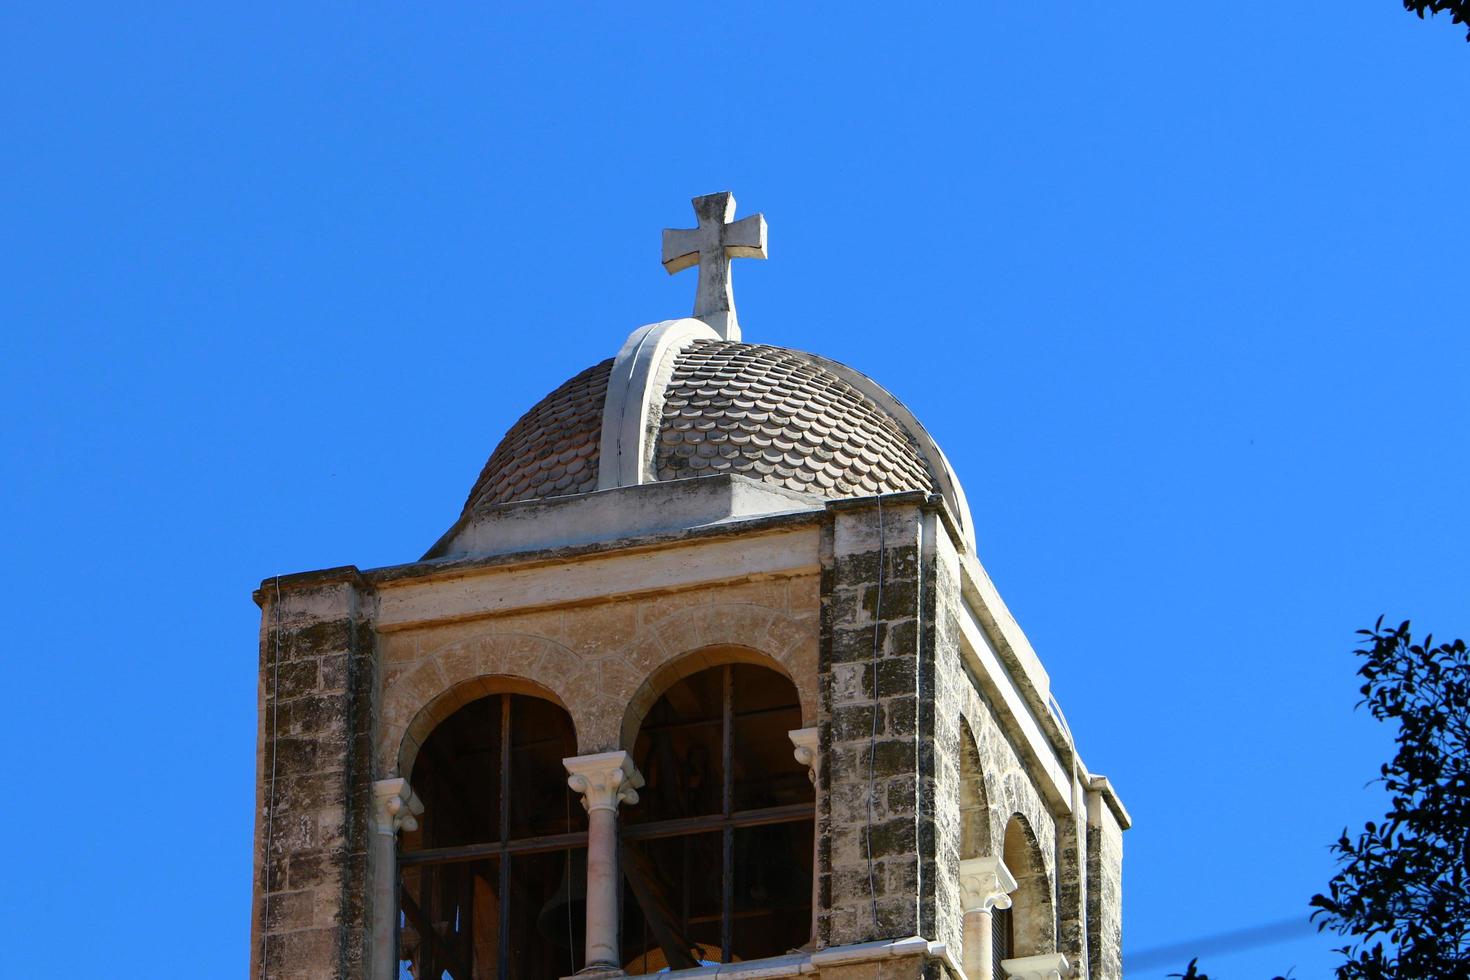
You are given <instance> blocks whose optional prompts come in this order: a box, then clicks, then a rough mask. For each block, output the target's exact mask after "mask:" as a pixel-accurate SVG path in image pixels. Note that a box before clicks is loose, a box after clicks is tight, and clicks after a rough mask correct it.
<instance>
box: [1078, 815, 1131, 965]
mask: <svg viewBox="0 0 1470 980" xmlns="http://www.w3.org/2000/svg"><path fill="white" fill-rule="evenodd" d="M1087 953H1088V959H1089V961H1090V963H1091V966H1092V972H1091V973H1090V976H1091V977H1092V980H1121V978H1122V976H1123V828H1122V825H1121V824H1119V822H1118V819H1117V817H1116V816H1115V815H1114V814H1113V811H1112V810H1111V809H1110V808H1109V807H1108V805H1107V803H1106V801H1104V800H1103V799H1102V793H1101V792H1099V791H1098V790H1095V789H1089V790H1088V792H1087Z"/></svg>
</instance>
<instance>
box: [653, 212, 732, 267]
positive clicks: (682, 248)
mask: <svg viewBox="0 0 1470 980" xmlns="http://www.w3.org/2000/svg"><path fill="white" fill-rule="evenodd" d="M745 220H747V221H748V220H750V219H748V218H747V219H745ZM699 245H700V229H698V228H666V229H664V258H663V263H664V268H665V269H666V270H667V271H668V273H669V275H671V276H672V275H673V274H674V273H676V272H682V271H684V270H685V269H688V268H690V267H692V266H696V265H698V264H699Z"/></svg>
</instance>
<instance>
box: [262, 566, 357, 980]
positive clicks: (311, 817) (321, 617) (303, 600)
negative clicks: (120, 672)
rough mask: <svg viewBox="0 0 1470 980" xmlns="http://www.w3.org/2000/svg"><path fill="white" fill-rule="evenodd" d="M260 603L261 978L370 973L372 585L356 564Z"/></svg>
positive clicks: (314, 576) (275, 591)
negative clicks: (362, 575) (358, 571)
mask: <svg viewBox="0 0 1470 980" xmlns="http://www.w3.org/2000/svg"><path fill="white" fill-rule="evenodd" d="M255 599H256V601H257V602H258V603H259V604H260V606H261V619H262V622H261V627H262V629H261V636H260V641H261V642H260V689H259V690H260V727H259V730H258V741H257V743H256V744H257V752H258V754H257V774H256V779H257V782H256V801H257V809H256V823H255V899H254V910H253V913H252V923H251V925H252V942H251V950H250V959H251V963H250V976H251V977H254V978H257V980H258V978H260V977H269V978H271V980H275V978H277V977H288V976H312V977H334V978H344V980H362V978H363V977H364V976H366V975H367V972H368V967H367V960H366V957H367V956H368V946H369V943H370V938H369V937H370V933H371V930H372V926H371V923H372V919H373V912H372V908H371V905H372V892H373V885H372V877H371V875H372V871H371V868H370V867H369V861H370V859H369V852H370V851H371V849H372V844H373V841H372V837H373V834H372V828H371V826H370V824H371V820H370V819H369V814H370V813H371V812H372V806H373V789H372V786H373V775H374V774H373V751H372V745H373V743H372V731H373V713H374V699H375V697H376V692H377V677H376V665H375V663H376V658H375V655H374V644H375V634H374V631H373V622H372V616H373V609H374V605H375V604H374V602H373V599H372V586H371V584H370V583H368V582H366V581H365V580H363V578H362V577H361V576H360V575H359V574H358V573H357V570H356V569H354V568H338V569H328V570H326V571H322V572H311V573H308V574H304V575H293V576H282V577H281V579H280V580H279V581H277V580H275V579H268V580H267V581H266V582H265V583H263V585H262V587H261V589H260V590H259V591H257V592H256V594H255Z"/></svg>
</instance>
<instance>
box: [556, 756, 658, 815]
mask: <svg viewBox="0 0 1470 980" xmlns="http://www.w3.org/2000/svg"><path fill="white" fill-rule="evenodd" d="M561 764H562V765H564V766H566V767H567V772H568V773H570V775H569V776H568V778H567V785H568V786H570V787H571V788H572V789H573V790H575V791H576V792H578V793H581V794H582V807H583V809H585V810H586V811H587V812H588V813H591V812H592V811H594V810H610V811H612V812H613V813H616V812H617V809H618V804H619V803H637V802H638V787H640V786H642V785H643V774H642V773H640V772H639V771H638V769H637V768H636V767H635V766H634V765H633V759H632V757H631V756H629V755H628V753H626V752H622V751H618V752H600V753H598V754H597V755H580V756H576V757H574V758H571V759H563V760H561Z"/></svg>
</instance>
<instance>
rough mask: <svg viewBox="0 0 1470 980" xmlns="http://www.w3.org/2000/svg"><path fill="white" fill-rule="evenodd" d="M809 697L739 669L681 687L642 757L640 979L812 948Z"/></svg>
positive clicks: (640, 749)
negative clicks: (797, 736) (803, 700)
mask: <svg viewBox="0 0 1470 980" xmlns="http://www.w3.org/2000/svg"><path fill="white" fill-rule="evenodd" d="M800 727H801V707H800V703H799V702H798V699H797V694H796V688H795V686H794V685H793V684H792V683H791V682H790V681H789V680H787V679H786V678H785V677H783V676H781V675H780V674H778V673H776V672H775V671H772V670H768V669H766V668H763V667H757V666H753V665H749V664H729V665H725V666H721V667H713V668H710V669H707V670H704V671H700V672H699V673H696V674H692V675H690V676H689V677H686V678H684V679H683V680H681V681H679V682H678V683H676V684H675V685H674V686H673V687H671V688H670V689H669V690H668V691H667V692H666V693H665V694H664V696H663V697H662V698H660V699H659V701H658V703H657V704H655V705H654V706H653V708H652V709H651V710H650V711H649V713H648V716H647V717H646V718H645V719H644V722H643V727H642V728H641V729H640V731H639V735H638V740H637V743H636V745H635V747H634V752H633V755H634V760H635V762H636V763H637V766H638V769H639V771H640V772H641V773H642V774H643V777H644V779H645V785H644V787H643V789H642V790H640V791H639V793H640V800H639V802H638V803H637V804H636V805H633V806H630V807H624V808H623V812H622V813H621V814H620V817H621V834H622V846H621V849H620V854H621V862H622V867H623V875H624V897H623V921H622V948H623V960H624V968H625V969H626V970H627V971H628V972H629V973H633V974H640V973H656V972H658V971H659V970H661V969H663V968H665V967H670V968H673V969H680V968H687V967H692V966H697V965H699V964H700V963H729V962H736V961H739V960H751V959H759V958H763V957H767V956H779V955H781V954H783V953H786V952H789V951H791V950H793V949H796V948H798V947H800V946H802V945H803V944H805V943H806V942H807V940H808V939H809V938H810V935H811V915H812V908H811V888H812V833H813V814H814V801H815V797H814V794H813V791H812V786H811V782H810V780H809V779H808V778H807V771H806V767H805V766H802V765H801V764H800V763H798V762H797V761H796V759H795V757H794V756H793V754H792V745H791V740H790V738H789V737H788V735H787V733H788V732H789V731H791V730H793V729H797V728H800Z"/></svg>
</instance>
